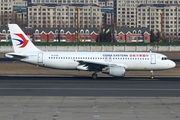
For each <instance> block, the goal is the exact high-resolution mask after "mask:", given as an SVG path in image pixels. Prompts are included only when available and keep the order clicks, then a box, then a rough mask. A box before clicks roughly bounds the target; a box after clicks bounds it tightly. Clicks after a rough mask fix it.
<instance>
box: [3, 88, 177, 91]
mask: <svg viewBox="0 0 180 120" xmlns="http://www.w3.org/2000/svg"><path fill="white" fill-rule="evenodd" d="M0 90H110V91H114V90H121V91H127V90H130V91H133V90H141V91H144V90H146V91H167V90H169V91H180V89H126V88H125V89H122V88H0Z"/></svg>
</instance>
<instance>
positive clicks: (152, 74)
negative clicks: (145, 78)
mask: <svg viewBox="0 0 180 120" xmlns="http://www.w3.org/2000/svg"><path fill="white" fill-rule="evenodd" d="M150 73H151V76H150V78H151V79H154V73H153V70H151V71H150Z"/></svg>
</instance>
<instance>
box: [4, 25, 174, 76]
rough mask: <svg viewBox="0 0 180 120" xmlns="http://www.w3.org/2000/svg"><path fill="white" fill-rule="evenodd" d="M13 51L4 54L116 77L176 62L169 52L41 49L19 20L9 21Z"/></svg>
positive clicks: (67, 68) (159, 67)
mask: <svg viewBox="0 0 180 120" xmlns="http://www.w3.org/2000/svg"><path fill="white" fill-rule="evenodd" d="M8 27H9V30H10V36H11V39H12V44H13V48H14V52H10V53H6V54H5V57H7V58H11V59H14V60H18V61H21V62H26V63H30V64H34V65H38V66H42V67H48V68H53V69H60V70H82V71H91V72H92V71H93V74H92V78H93V79H97V78H98V75H97V73H98V72H102V73H105V74H108V75H110V76H113V77H124V76H125V72H126V71H137V70H139V71H150V78H152V79H153V78H154V74H153V71H157V70H167V69H171V68H174V67H175V66H176V64H175V62H173V61H172V60H170V59H168V58H167V56H165V55H163V54H160V53H154V52H151V51H150V52H80V51H73V52H72V51H71V52H70V51H42V50H40V49H38V48H37V47H36V46H35V45H34V44H33V43H32V42H31V40H30V39H29V38H28V37H27V36H26V35H25V33H24V32H23V31H22V30H21V28H20V27H19V26H18V25H17V24H8Z"/></svg>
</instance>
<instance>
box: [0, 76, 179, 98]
mask: <svg viewBox="0 0 180 120" xmlns="http://www.w3.org/2000/svg"><path fill="white" fill-rule="evenodd" d="M179 86H180V77H156V78H155V79H153V80H151V79H150V78H149V77H148V76H147V77H123V78H113V77H99V78H98V79H97V80H93V79H92V78H91V77H72V76H0V96H101V97H108V96H109V97H110V96H112V97H115V96H117V97H124V96H127V97H180V94H179V92H180V88H179Z"/></svg>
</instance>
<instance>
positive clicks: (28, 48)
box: [8, 24, 41, 53]
mask: <svg viewBox="0 0 180 120" xmlns="http://www.w3.org/2000/svg"><path fill="white" fill-rule="evenodd" d="M8 27H9V30H10V35H11V40H12V44H13V48H14V52H21V53H22V52H32V51H41V50H39V49H38V48H37V47H36V46H35V45H34V44H33V43H32V42H31V40H30V39H29V38H28V37H27V36H26V34H25V33H24V32H23V31H22V30H21V28H20V27H19V26H18V25H17V24H8Z"/></svg>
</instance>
